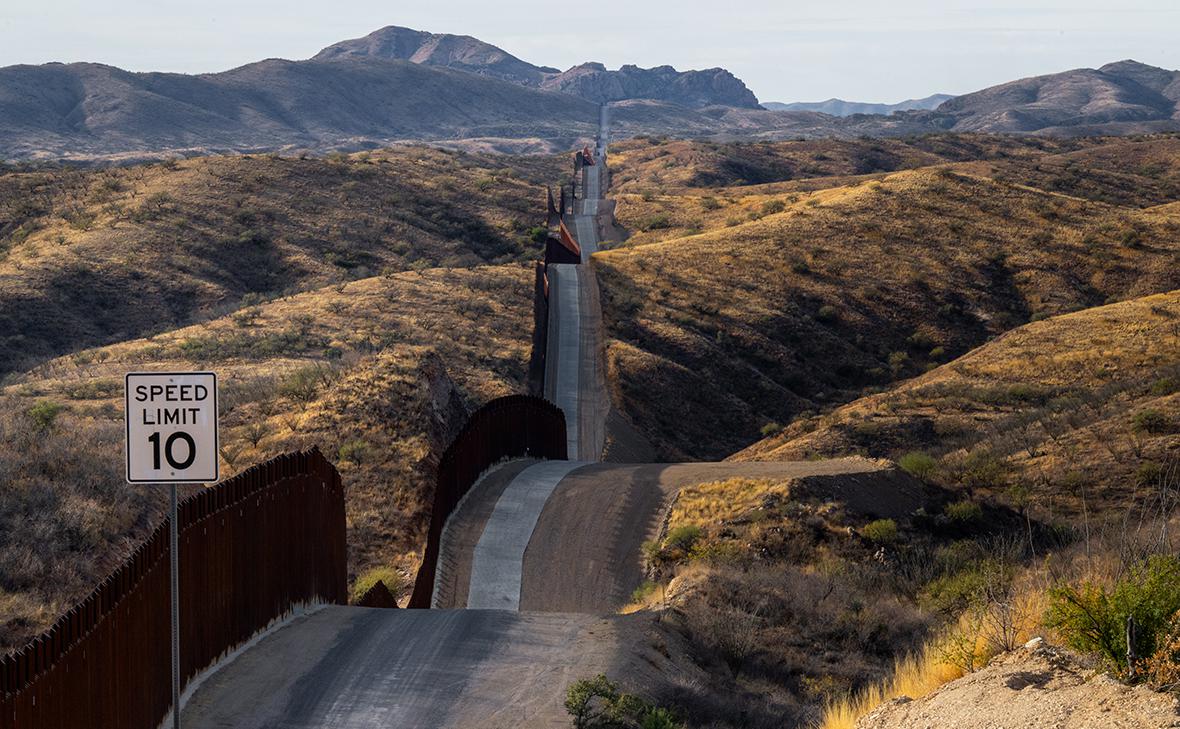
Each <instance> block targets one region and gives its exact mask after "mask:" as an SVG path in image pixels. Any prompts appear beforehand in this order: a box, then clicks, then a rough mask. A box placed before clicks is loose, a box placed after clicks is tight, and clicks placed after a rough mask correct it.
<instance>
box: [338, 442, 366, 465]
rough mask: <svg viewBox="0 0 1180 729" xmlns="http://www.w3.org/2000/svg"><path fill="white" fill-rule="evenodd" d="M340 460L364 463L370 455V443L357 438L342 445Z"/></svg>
mask: <svg viewBox="0 0 1180 729" xmlns="http://www.w3.org/2000/svg"><path fill="white" fill-rule="evenodd" d="M339 453H340V460H342V461H349V462H351V463H358V464H359V463H363V462H364V461H365V460H366V459H367V458H368V456H369V444H368V443H366V442H365V441H363V440H361V439H359V438H357V439H355V440H350V441H348V442H347V443H344V444H342V445H341V446H340V450H339Z"/></svg>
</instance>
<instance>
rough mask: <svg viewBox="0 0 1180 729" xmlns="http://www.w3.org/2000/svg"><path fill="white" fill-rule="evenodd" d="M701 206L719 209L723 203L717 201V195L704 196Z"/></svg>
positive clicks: (708, 208)
mask: <svg viewBox="0 0 1180 729" xmlns="http://www.w3.org/2000/svg"><path fill="white" fill-rule="evenodd" d="M701 207H702V208H704V209H705V210H717V209H719V208H720V207H721V203H719V202H717V198H715V197H712V196H709V197H703V198H701Z"/></svg>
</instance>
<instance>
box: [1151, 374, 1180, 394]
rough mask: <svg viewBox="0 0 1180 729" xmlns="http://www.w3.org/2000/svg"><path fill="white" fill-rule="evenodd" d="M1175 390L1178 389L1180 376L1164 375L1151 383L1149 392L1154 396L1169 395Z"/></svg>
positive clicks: (1179, 388) (1179, 387)
mask: <svg viewBox="0 0 1180 729" xmlns="http://www.w3.org/2000/svg"><path fill="white" fill-rule="evenodd" d="M1177 390H1180V378H1175V377H1164V378H1161V379H1158V380H1156V381H1155V382H1153V383H1152V384H1151V394H1152V395H1155V396H1156V397H1163V396H1164V395H1171V394H1172V393H1173V392H1176V391H1177Z"/></svg>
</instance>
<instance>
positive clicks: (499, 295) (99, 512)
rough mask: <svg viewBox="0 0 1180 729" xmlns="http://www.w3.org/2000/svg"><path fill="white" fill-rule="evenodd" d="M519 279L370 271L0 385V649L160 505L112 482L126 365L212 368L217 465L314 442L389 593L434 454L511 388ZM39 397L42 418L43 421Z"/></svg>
mask: <svg viewBox="0 0 1180 729" xmlns="http://www.w3.org/2000/svg"><path fill="white" fill-rule="evenodd" d="M532 284H533V272H532V268H531V267H529V266H525V265H520V264H508V265H501V266H482V267H475V268H451V269H445V268H432V269H423V270H421V271H417V272H402V273H393V274H390V275H387V276H373V277H369V278H365V279H361V280H356V281H352V282H342V283H339V284H334V285H331V286H327V287H323V288H320V289H316V290H311V291H306V292H303V293H298V294H295V295H292V296H285V297H280V298H277V299H274V300H271V301H266V302H261V303H257V304H252V305H248V306H244V307H243V308H241V309H239V310H238V311H235V312H234V313H232V314H227V315H225V316H222V317H220V318H217V319H214V320H211V321H208V322H205V323H202V324H196V325H193V326H190V327H186V328H182V329H176V330H172V331H167V332H161V333H158V334H156V335H154V336H151V337H147V338H144V339H131V340H129V341H126V342H120V343H118V344H113V345H110V346H106V347H97V348H93V349H88V350H83V351H79V352H75V353H74V354H72V355H69V356H65V357H61V358H58V359H54V360H50V361H48V362H45V363H42V364H41V365H39V366H38V367H36V368H34V369H32V370H31V371H28V372H24V373H20V374H19V375H12V376H10V377H8V378H6V379H5V380H4V384H3V386H0V411H2V414H0V449H3V452H4V453H5V454H6V455H5V458H4V459H3V460H2V461H0V532H2V533H3V534H4V535H5V538H4V539H3V540H0V563H2V564H4V565H5V569H4V570H3V574H2V575H0V580H3V582H2V583H0V584H2V585H3V593H0V608H3V610H0V615H3V616H4V618H3V620H0V651H3V650H6V649H7V648H9V647H12V646H17V645H20V644H21V642H22V640H23V639H24V638H27V637H28V636H30V635H33V634H35V633H36V632H38V631H39V630H40V629H42V628H43V627H44V625H45V624H46V623H47V622H49V621H51V620H52V619H53V617H54V616H55V615H56V614H57V613H58V612H60V610H61V609H63V608H64V607H65V606H68V605H70V604H72V603H73V602H74V601H76V600H77V599H79V598H80V597H83V596H85V594H86V593H87V592H88V591H89V590H90V589H91V588H92V587H93V585H94V583H95V582H97V581H98V580H100V579H101V578H102V577H103V575H104V574H105V573H106V571H108V570H110V569H111V567H112V566H113V565H115V564H117V563H118V560H119V559H120V558H121V557H122V556H123V555H124V554H125V553H126V551H127V550H128V549H129V548H130V547H131V546H133V545H134V544H135V543H136V542H137V540H140V539H142V538H143V537H144V536H145V535H146V534H147V533H148V532H150V530H151V529H152V528H153V527H154V525H155V524H156V523H157V521H158V519H159V518H160V517H161V515H162V514H163V507H164V506H165V502H166V499H165V498H164V492H163V491H160V490H155V489H133V490H129V489H127V488H126V484H125V483H123V471H122V468H123V466H122V455H121V454H122V450H121V448H119V447H118V446H117V444H118V443H119V442H120V440H119V439H120V438H122V417H123V416H122V377H123V373H125V372H127V371H132V370H151V369H155V370H162V369H164V370H166V369H203V368H213V369H216V370H217V371H218V372H219V373H220V379H221V383H222V384H221V387H222V411H223V412H222V420H221V440H222V444H221V458H222V474H223V475H224V476H229V475H232V474H234V473H236V472H238V471H240V470H243V469H245V468H247V467H249V466H250V465H252V464H254V463H258V462H260V461H262V460H265V459H266V458H269V457H271V456H273V455H277V454H279V453H283V452H287V451H290V450H293V449H300V448H307V447H310V446H312V445H318V446H319V447H320V448H321V449H322V450H323V451H324V452H325V453H326V454H327V455H328V457H329V458H331V459H332V461H333V462H335V463H336V464H337V466H338V467H339V469H340V471H341V474H342V476H343V478H344V481H345V484H346V487H347V488H348V490H349V499H348V509H349V512H348V524H349V537H348V540H349V542H348V543H349V559H350V562H349V568H350V572H351V574H352V577H354V578H355V577H356V576H358V575H360V574H363V573H365V572H366V571H368V570H373V569H376V570H381V576H382V577H383V578H384V579H385V580H386V582H387V583H390V584H391V586H393V587H394V588H395V589H396V588H397V586H398V582H397V581H398V580H399V579H400V578H399V577H398V576H397V573H395V572H394V569H395V568H401V569H402V570H403V574H411V575H412V574H413V570H414V569H416V567H417V562H418V560H419V559H420V550H421V548H422V544H423V534H424V532H425V529H426V526H427V523H428V521H429V512H428V509H429V504H430V498H431V496H432V494H433V486H434V469H435V466H436V464H437V461H438V458H439V456H440V454H441V453H442V451H443V450H444V449H445V448H446V447H447V446H448V445H449V444H450V442H451V440H452V439H453V438H454V437H455V435H456V433H457V431H458V429H459V428H460V427H461V426H462V424H463V423H464V421H465V419H466V416H467V413H469V412H470V411H471V410H473V409H475V408H476V407H478V406H479V405H481V404H483V403H484V402H486V401H487V400H489V399H492V398H495V397H499V396H501V395H507V394H511V393H516V392H520V391H521V390H522V389H523V388H524V382H525V368H526V365H527V362H528V356H529V338H528V337H527V336H525V335H522V332H526V333H527V332H528V331H529V328H530V326H531V323H532V319H531V316H532V313H531V308H530V307H529V302H531V300H532ZM46 403H48V405H45V404H46ZM39 404H42V405H41V407H42V409H43V410H44V408H46V407H48V408H51V409H53V411H54V415H53V416H51V417H50V418H49V419H48V420H42V421H38V420H37V419H36V417H35V415H34V414H35V413H37V412H41V411H38V410H37V409H36V408H37V407H38V405H39ZM59 408H60V412H58V411H57V409H59ZM39 423H40V424H39Z"/></svg>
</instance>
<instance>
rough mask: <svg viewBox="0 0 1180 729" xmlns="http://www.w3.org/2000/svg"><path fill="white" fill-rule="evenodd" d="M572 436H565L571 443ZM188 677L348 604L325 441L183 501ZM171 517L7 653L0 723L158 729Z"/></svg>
mask: <svg viewBox="0 0 1180 729" xmlns="http://www.w3.org/2000/svg"><path fill="white" fill-rule="evenodd" d="M563 442H564V441H563ZM178 521H179V527H180V555H179V557H180V660H181V676H182V684H187V683H188V681H189V680H191V679H192V678H194V677H195V676H196V675H197V674H198V673H200V672H201V671H202V670H204V669H206V668H208V667H210V666H211V665H213V664H214V663H216V662H217V660H218V659H219V658H221V657H222V656H224V655H225V654H226V653H228V652H229V651H231V650H232V649H234V648H235V647H237V646H239V645H241V644H243V643H245V642H246V641H248V640H249V639H250V638H251V636H253V635H255V634H256V633H258V632H259V631H260V630H263V629H264V628H266V627H267V626H268V625H270V624H271V623H273V622H274V621H276V620H277V619H279V618H281V617H283V616H284V615H286V614H288V613H289V612H291V610H292V609H294V608H297V607H299V606H301V605H308V604H315V603H336V604H346V603H347V601H348V584H347V582H348V568H347V554H346V549H347V548H346V542H345V518H344V489H343V487H342V485H341V483H340V476H339V474H338V473H337V472H336V469H335V468H334V467H333V466H332V464H331V463H329V462H328V461H327V460H326V459H325V458H324V457H323V455H322V454H321V453H320V452H319V450H317V449H314V448H313V449H312V450H310V451H305V452H301V453H290V454H287V455H283V456H279V457H277V458H274V459H272V460H270V461H267V462H266V463H262V464H259V465H257V466H254V467H253V468H251V469H249V470H247V471H244V472H243V473H241V474H239V475H237V476H234V477H233V478H230V479H228V480H226V481H224V482H222V483H221V484H219V485H217V486H215V487H212V488H209V489H205V490H202V491H201V492H200V493H198V494H196V495H194V496H192V497H190V498H187V499H185V500H184V501H183V502H182V503H181V504H180V510H179V519H178ZM168 531H169V526H168V523H167V521H165V522H164V523H163V524H161V525H160V526H158V527H157V528H156V530H155V531H154V532H152V535H151V536H150V537H149V538H148V539H147V541H145V542H144V543H143V544H141V545H140V546H139V548H138V549H136V550H135V552H134V553H133V554H132V555H131V556H130V557H129V558H128V559H127V560H126V561H125V562H124V563H123V564H122V565H121V566H120V567H119V568H118V569H117V570H115V572H114V574H112V575H111V576H110V577H108V578H107V579H106V580H104V581H103V582H102V583H101V584H100V585H99V586H98V587H97V588H96V589H95V590H94V591H93V592H92V593H90V595H89V596H88V597H87V598H86V599H85V600H83V601H82V602H81V603H79V604H78V605H77V606H75V607H74V608H72V609H71V610H70V611H69V612H67V613H66V614H65V615H63V616H62V617H61V618H59V619H58V621H57V622H56V623H54V625H53V627H52V628H50V629H49V630H48V631H46V632H45V633H44V634H42V635H41V636H39V637H38V638H36V639H35V640H33V641H32V642H30V643H29V644H28V645H27V646H26V647H25V648H24V649H23V650H21V651H18V652H17V653H15V654H13V655H11V656H8V657H5V658H0V729H41V728H42V727H44V728H45V729H50V728H53V729H61V728H62V727H78V728H82V727H118V728H119V729H156V727H158V726H160V724H161V722H162V721H163V720H164V719H165V717H166V716H167V714H168V712H169V710H170V708H171V704H172V677H171V673H170V671H169V669H168V666H170V665H171V648H170V645H171V630H172V628H171V618H170V610H169V602H170V599H171V595H170V593H171V588H170V584H169V583H170V580H169V538H168Z"/></svg>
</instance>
